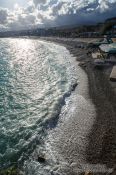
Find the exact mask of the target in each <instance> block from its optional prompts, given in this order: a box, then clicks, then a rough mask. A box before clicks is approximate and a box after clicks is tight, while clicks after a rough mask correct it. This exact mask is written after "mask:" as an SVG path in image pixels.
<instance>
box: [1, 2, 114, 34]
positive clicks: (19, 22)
mask: <svg viewBox="0 0 116 175" xmlns="http://www.w3.org/2000/svg"><path fill="white" fill-rule="evenodd" d="M110 17H116V0H0V31H5V30H21V29H31V28H41V27H53V26H65V25H76V24H77V25H80V24H91V23H97V22H102V21H103V20H105V19H107V18H110Z"/></svg>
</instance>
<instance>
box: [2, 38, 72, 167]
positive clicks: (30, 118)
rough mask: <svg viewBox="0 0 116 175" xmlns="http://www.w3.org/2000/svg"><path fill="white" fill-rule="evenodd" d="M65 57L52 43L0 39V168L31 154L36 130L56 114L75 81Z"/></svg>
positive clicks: (61, 49) (66, 53)
mask: <svg viewBox="0 0 116 175" xmlns="http://www.w3.org/2000/svg"><path fill="white" fill-rule="evenodd" d="M68 57H70V55H69V52H68V51H67V50H66V49H65V48H64V47H60V46H58V45H55V44H52V43H46V42H43V41H39V40H36V39H35V40H34V39H0V166H1V167H3V165H6V164H10V163H11V162H16V161H17V160H18V159H20V157H21V155H23V154H24V153H25V154H27V155H28V154H29V152H32V151H33V149H34V147H35V146H36V141H37V139H38V135H39V134H40V131H42V129H43V128H45V126H46V124H47V122H48V121H49V120H50V119H51V118H53V117H55V116H56V115H58V113H59V112H60V108H61V105H62V101H63V100H64V99H63V98H64V96H65V94H68V93H69V94H70V91H71V85H72V84H73V83H74V81H75V75H74V70H73V71H72V69H73V67H71V64H70V62H69V58H68ZM34 141H35V142H34ZM22 157H23V156H22Z"/></svg>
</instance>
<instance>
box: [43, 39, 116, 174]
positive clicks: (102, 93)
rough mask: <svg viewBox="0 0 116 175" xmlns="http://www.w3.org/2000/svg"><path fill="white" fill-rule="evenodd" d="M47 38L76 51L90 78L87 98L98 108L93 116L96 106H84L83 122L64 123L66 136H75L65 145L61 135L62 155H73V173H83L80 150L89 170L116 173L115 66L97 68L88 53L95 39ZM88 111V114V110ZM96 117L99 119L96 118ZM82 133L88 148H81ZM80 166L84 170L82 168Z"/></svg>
mask: <svg viewBox="0 0 116 175" xmlns="http://www.w3.org/2000/svg"><path fill="white" fill-rule="evenodd" d="M44 39H46V40H48V41H53V42H57V43H60V44H63V45H64V46H65V47H66V48H67V49H68V50H69V51H70V53H71V54H73V56H74V57H75V58H76V60H77V61H79V62H80V66H81V68H82V69H83V70H84V71H85V72H86V74H87V77H88V83H89V94H88V95H89V96H88V97H87V98H88V99H89V98H90V99H91V100H92V103H93V104H94V106H95V109H96V115H93V113H94V112H92V111H93V110H94V109H91V106H87V109H85V108H84V109H82V108H81V107H80V109H81V110H80V112H82V110H85V111H83V113H82V114H80V116H83V117H82V118H80V122H79V123H78V124H77V123H76V121H77V119H76V118H75V117H74V116H73V117H71V118H70V120H69V123H70V124H68V126H66V125H65V128H66V127H67V129H65V130H63V128H64V127H63V125H62V130H63V132H64V135H66V134H67V132H68V134H67V135H70V138H71V137H72V139H70V141H69V140H67V146H65V145H64V146H63V144H64V143H65V144H66V140H65V141H64V140H63V137H62V136H61V137H60V142H59V145H60V149H61V150H62V151H61V154H64V157H65V158H67V157H69V156H70V158H69V159H70V160H71V161H72V163H71V161H70V163H69V164H70V165H71V164H72V173H71V172H70V173H69V174H70V175H73V174H75V175H76V174H79V173H76V171H77V170H78V168H79V167H76V166H77V164H75V163H74V162H75V161H76V158H78V160H79V155H78V154H77V155H76V156H75V151H77V152H78V150H79V149H80V152H81V155H82V154H84V156H83V157H84V159H83V163H87V164H89V165H90V166H88V169H87V167H85V171H86V170H91V171H93V173H94V174H95V175H98V174H99V175H105V174H113V173H114V174H115V172H113V169H115V167H116V91H115V90H116V84H115V83H113V84H112V83H110V82H109V72H110V71H111V67H109V68H107V69H102V70H98V69H95V68H94V67H93V60H92V58H91V55H90V54H88V49H87V47H86V46H87V43H88V42H90V41H93V40H95V39H93V40H90V39H81V40H79V39H59V38H57V39H56V38H44ZM75 103H78V101H75ZM82 105H83V103H82ZM87 111H88V114H87V113H86V112H87ZM84 113H85V116H88V117H87V118H86V119H85V121H86V122H85V123H84V120H83V119H84ZM78 116H79V115H78ZM92 117H93V118H94V117H95V118H94V119H92ZM81 119H82V120H83V121H82V122H81ZM91 120H92V122H93V123H91V124H90V125H91V126H92V128H91V129H90V130H89V128H88V129H87V131H86V126H87V122H88V123H89V121H91ZM77 122H78V121H77ZM67 123H68V122H67ZM71 123H73V124H71ZM80 124H81V125H80ZM69 125H71V126H73V127H74V130H75V133H77V136H76V135H75V134H74V135H72V133H73V131H74V130H72V127H70V126H69ZM76 125H78V126H79V125H80V129H78V128H77V127H76ZM81 128H85V131H84V129H82V131H81ZM71 130H72V131H71ZM65 132H66V133H65ZM78 132H83V133H84V137H83V139H81V140H80V141H79V142H80V145H82V144H83V145H84V144H85V140H84V139H85V138H87V140H88V142H87V144H85V145H84V149H83V148H82V147H79V145H78V143H77V139H79V133H78ZM86 133H87V134H86ZM81 134H82V133H81ZM85 136H86V137H85ZM58 141H59V140H58ZM72 141H73V142H72ZM81 141H82V144H81ZM69 142H70V143H69ZM67 147H70V148H71V147H72V149H71V152H70V153H69V151H68V152H67V150H66V148H67ZM83 150H85V152H83ZM73 153H74V154H73ZM65 154H66V155H65ZM72 157H73V158H72ZM72 159H73V160H72ZM81 160H82V156H81ZM68 162H69V160H68ZM91 165H92V167H94V168H93V169H92V168H91ZM99 165H100V166H99ZM102 165H103V166H106V168H107V170H111V172H110V171H107V172H106V171H105V169H101V167H102ZM95 167H96V170H95ZM75 168H76V171H75ZM80 169H82V167H81V168H80ZM67 174H68V172H67ZM81 174H84V171H83V172H81ZM114 174H113V175H114Z"/></svg>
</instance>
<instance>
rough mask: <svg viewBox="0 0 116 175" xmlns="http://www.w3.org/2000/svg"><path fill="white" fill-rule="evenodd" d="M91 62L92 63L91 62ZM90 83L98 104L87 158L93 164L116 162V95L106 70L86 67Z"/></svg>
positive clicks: (110, 165) (91, 94) (91, 92)
mask: <svg viewBox="0 0 116 175" xmlns="http://www.w3.org/2000/svg"><path fill="white" fill-rule="evenodd" d="M89 64H90V63H89ZM86 71H87V73H88V79H89V84H90V89H89V91H90V97H91V98H92V100H93V103H94V104H95V106H96V113H97V116H96V121H95V123H94V125H93V128H92V130H91V133H90V135H89V136H88V137H89V144H88V147H87V150H86V152H87V160H88V162H89V163H91V164H106V165H107V167H108V168H110V167H113V166H114V165H115V164H116V95H115V93H114V91H113V90H112V88H111V86H110V83H108V82H109V80H108V78H107V77H106V75H105V74H104V71H105V70H96V69H91V65H89V66H88V67H87V68H86Z"/></svg>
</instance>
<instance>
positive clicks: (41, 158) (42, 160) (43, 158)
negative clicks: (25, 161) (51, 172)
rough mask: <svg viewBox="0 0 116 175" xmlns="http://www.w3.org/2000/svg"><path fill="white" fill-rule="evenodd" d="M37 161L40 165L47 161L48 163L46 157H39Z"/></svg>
mask: <svg viewBox="0 0 116 175" xmlns="http://www.w3.org/2000/svg"><path fill="white" fill-rule="evenodd" d="M37 160H38V162H40V163H45V161H46V159H45V157H42V156H38V159H37Z"/></svg>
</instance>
